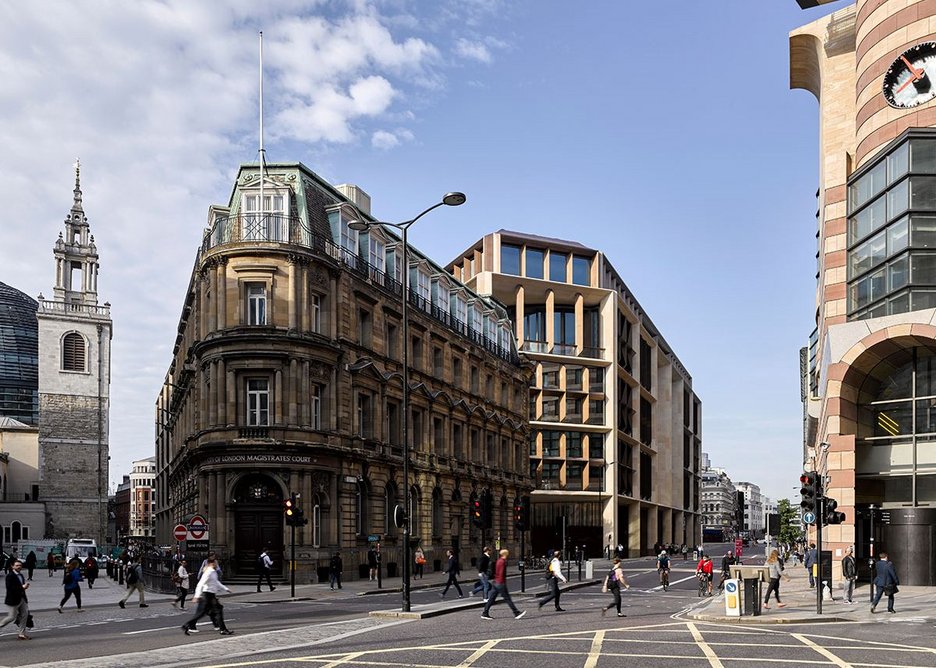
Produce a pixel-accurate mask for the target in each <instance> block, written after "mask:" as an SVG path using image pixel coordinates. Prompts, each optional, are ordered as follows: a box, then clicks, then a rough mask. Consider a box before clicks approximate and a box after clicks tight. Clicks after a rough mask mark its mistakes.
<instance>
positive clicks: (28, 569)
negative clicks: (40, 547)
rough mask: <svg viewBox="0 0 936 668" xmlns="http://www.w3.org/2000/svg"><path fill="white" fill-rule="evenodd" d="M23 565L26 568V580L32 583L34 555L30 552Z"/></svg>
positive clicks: (34, 563) (34, 564) (34, 565)
mask: <svg viewBox="0 0 936 668" xmlns="http://www.w3.org/2000/svg"><path fill="white" fill-rule="evenodd" d="M23 565H24V566H26V579H27V580H29V581H32V576H33V571H34V570H36V553H35V552H33V551H32V550H30V551H29V554H27V555H26V561H24V562H23Z"/></svg>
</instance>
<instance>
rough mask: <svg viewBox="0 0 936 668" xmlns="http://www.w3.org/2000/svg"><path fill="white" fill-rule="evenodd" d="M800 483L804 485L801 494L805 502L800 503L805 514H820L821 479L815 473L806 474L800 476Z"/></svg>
mask: <svg viewBox="0 0 936 668" xmlns="http://www.w3.org/2000/svg"><path fill="white" fill-rule="evenodd" d="M800 483H801V484H802V488H801V489H800V494H801V495H802V497H803V500H802V501H800V507H801V508H802V509H803V512H804V513H813V514H814V515H815V514H818V512H819V497H821V496H822V482H821V481H820V479H819V474H818V473H816V472H815V471H812V472H810V473H804V474H803V475H801V476H800Z"/></svg>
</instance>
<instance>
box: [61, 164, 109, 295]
mask: <svg viewBox="0 0 936 668" xmlns="http://www.w3.org/2000/svg"><path fill="white" fill-rule="evenodd" d="M53 252H54V254H55V289H54V291H53V300H54V301H57V302H65V303H68V304H87V305H89V306H93V305H96V304H97V301H98V300H97V282H98V254H97V247H96V246H95V245H94V235H93V234H91V228H90V227H89V226H88V217H87V216H86V215H85V212H84V208H83V207H82V205H81V163H80V162H76V163H75V190H74V202H73V203H72V207H71V211H69V212H68V215H67V216H65V234H64V235H63V234H62V233H61V232H59V238H58V240H57V241H56V242H55V248H54V249H53Z"/></svg>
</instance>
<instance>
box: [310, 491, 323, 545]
mask: <svg viewBox="0 0 936 668" xmlns="http://www.w3.org/2000/svg"><path fill="white" fill-rule="evenodd" d="M321 544H322V497H321V496H319V495H318V494H313V495H312V546H313V547H319V546H321Z"/></svg>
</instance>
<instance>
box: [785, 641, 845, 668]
mask: <svg viewBox="0 0 936 668" xmlns="http://www.w3.org/2000/svg"><path fill="white" fill-rule="evenodd" d="M790 635H792V636H793V637H794V638H796V639H797V640H799V641H800V642H801V643H803V644H804V645H807V646H808V647H810V648H812V649H814V650H816V651H817V652H818V653H819V654H821V655H822V656H824V657H825V658H827V659H828V660H829V661H831V662H832V663H834V664H835V665H836V666H838V667H839V668H853V666H852V665H851V664H850V663H848V662H847V661H845V660H843V659H841V658H839V656H838V655H836V654H833V653H832V652H830V651H829V650H827V649H826V648H825V647H822V646H821V645H817V644H816V643H814V642H813V641H812V640H810V639H809V638H807V637H806V636H804V635H801V634H799V633H791V634H790Z"/></svg>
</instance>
